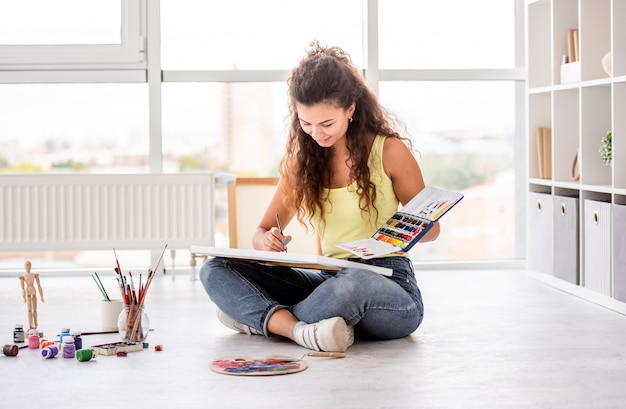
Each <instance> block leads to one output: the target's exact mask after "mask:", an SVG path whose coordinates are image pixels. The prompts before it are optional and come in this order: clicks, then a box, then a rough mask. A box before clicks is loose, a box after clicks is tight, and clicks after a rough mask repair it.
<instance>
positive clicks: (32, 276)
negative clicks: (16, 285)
mask: <svg viewBox="0 0 626 409" xmlns="http://www.w3.org/2000/svg"><path fill="white" fill-rule="evenodd" d="M24 268H25V269H26V272H25V273H24V274H23V275H21V276H20V285H21V287H22V298H24V302H25V303H26V305H27V307H28V329H29V330H31V329H37V289H35V283H37V288H38V289H39V297H41V302H44V301H43V290H42V288H41V282H40V281H39V274H37V273H31V272H30V268H31V262H30V261H27V262H26V263H24Z"/></svg>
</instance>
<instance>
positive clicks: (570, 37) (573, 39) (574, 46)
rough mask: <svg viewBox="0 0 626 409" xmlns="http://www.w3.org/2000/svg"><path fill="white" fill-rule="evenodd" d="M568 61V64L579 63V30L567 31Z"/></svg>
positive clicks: (571, 29)
mask: <svg viewBox="0 0 626 409" xmlns="http://www.w3.org/2000/svg"><path fill="white" fill-rule="evenodd" d="M567 59H568V61H567V62H568V63H572V62H576V61H578V29H577V28H570V29H569V30H567Z"/></svg>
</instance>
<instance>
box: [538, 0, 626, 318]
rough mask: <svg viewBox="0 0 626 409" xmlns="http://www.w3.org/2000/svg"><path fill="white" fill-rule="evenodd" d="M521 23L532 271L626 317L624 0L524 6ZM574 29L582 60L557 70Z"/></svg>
mask: <svg viewBox="0 0 626 409" xmlns="http://www.w3.org/2000/svg"><path fill="white" fill-rule="evenodd" d="M526 18H527V27H526V28H527V59H526V61H527V64H528V89H527V108H528V109H527V113H528V114H527V115H528V117H527V131H528V136H527V143H528V162H527V164H528V192H529V194H528V201H529V203H528V212H529V215H528V224H529V226H528V240H529V245H528V246H527V248H528V261H529V262H528V266H529V269H530V270H531V273H532V274H533V275H534V276H536V277H537V278H540V279H543V280H545V281H547V282H549V283H550V284H553V285H555V286H558V287H560V288H562V289H564V290H566V291H570V292H573V293H576V294H577V295H581V296H583V297H585V298H588V299H590V300H592V301H594V302H598V303H600V304H603V305H605V306H607V307H609V308H613V309H615V310H618V311H620V312H622V313H625V314H626V266H625V265H626V222H625V220H626V218H625V217H624V215H625V214H626V0H537V1H528V2H527V13H526ZM571 29H576V30H577V36H578V41H577V43H578V46H577V56H578V59H577V61H576V62H572V63H570V64H567V65H566V66H565V67H562V64H563V61H564V56H566V55H568V50H569V49H570V47H569V45H568V32H569V30H571ZM608 52H611V55H612V73H611V74H608V73H607V72H606V71H605V70H604V68H603V65H602V59H603V57H604V56H605V54H607V53H608ZM563 69H565V70H566V71H568V72H569V74H567V73H566V74H567V75H566V74H563V71H562V70H563ZM562 74H563V75H562ZM562 77H563V78H562ZM537 128H550V129H551V141H550V144H551V145H550V146H551V149H549V150H548V152H549V153H550V157H549V158H550V160H549V162H550V169H551V177H550V178H545V175H542V174H541V173H540V165H539V164H540V162H541V160H540V159H539V155H540V151H541V149H540V148H539V147H538V143H537V136H536V132H537ZM609 130H610V131H612V134H613V161H612V164H611V165H606V164H605V163H603V162H602V160H601V157H600V153H599V149H600V146H601V140H602V137H603V136H604V135H605V134H606V133H607V131H609ZM575 158H576V166H573V164H574V161H575ZM577 174H579V177H578V178H576V177H575V175H577ZM546 238H551V240H548V239H546ZM548 242H550V243H548ZM572 268H574V269H576V271H574V272H573V271H571V270H572ZM563 269H567V271H563Z"/></svg>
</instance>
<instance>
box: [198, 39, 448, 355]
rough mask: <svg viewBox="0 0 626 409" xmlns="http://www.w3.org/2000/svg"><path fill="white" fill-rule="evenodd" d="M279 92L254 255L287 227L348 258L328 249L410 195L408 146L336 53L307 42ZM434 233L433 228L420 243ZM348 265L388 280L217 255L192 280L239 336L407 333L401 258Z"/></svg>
mask: <svg viewBox="0 0 626 409" xmlns="http://www.w3.org/2000/svg"><path fill="white" fill-rule="evenodd" d="M288 86H289V94H288V95H289V113H290V117H291V128H290V131H289V136H288V140H287V146H286V153H285V156H284V157H283V159H282V161H281V167H280V175H281V177H280V181H279V184H278V187H277V189H276V192H275V194H274V196H273V198H272V200H271V202H270V203H269V205H268V207H267V209H266V211H265V214H264V216H263V217H262V219H261V221H260V223H259V226H258V229H257V230H256V232H255V233H254V236H253V245H254V248H255V249H258V250H266V251H286V250H287V247H288V243H289V241H290V240H291V236H289V235H286V236H284V235H283V234H282V233H281V231H282V229H280V228H279V225H278V223H277V220H278V219H279V220H280V221H282V222H283V227H286V226H287V225H288V223H289V221H291V220H292V219H294V220H297V221H299V222H301V223H305V224H307V225H309V226H311V227H312V228H314V229H315V231H316V232H317V233H318V234H319V236H320V240H321V244H322V252H323V254H324V255H325V256H328V257H336V258H349V257H351V254H350V253H348V252H345V251H343V250H341V249H339V248H338V247H336V246H335V245H336V244H338V243H341V242H346V241H351V240H356V239H362V238H365V237H370V236H372V235H373V234H374V232H375V231H376V230H377V229H378V228H379V227H380V226H382V225H383V224H384V223H385V222H386V221H387V220H388V219H389V217H391V216H392V215H393V214H394V213H395V212H396V211H397V210H398V206H399V205H400V204H402V205H404V204H406V203H407V202H408V201H409V200H411V199H412V198H413V197H414V196H415V195H416V194H417V193H418V192H420V191H421V190H422V189H423V188H424V180H423V177H422V173H421V170H420V167H419V165H418V163H417V160H416V159H415V156H414V155H413V152H412V150H411V144H410V141H409V140H408V139H407V138H405V137H403V136H402V135H401V134H400V133H399V131H398V130H397V129H396V128H398V127H399V126H398V125H397V124H396V123H395V122H394V121H393V120H392V119H391V116H390V115H389V114H388V113H387V112H386V110H385V109H384V108H383V107H382V106H381V105H380V103H379V101H378V99H377V97H376V96H375V94H374V93H373V92H372V91H371V90H370V89H369V88H368V86H367V84H366V82H365V79H364V78H363V76H362V75H361V74H360V72H359V71H358V69H357V68H356V66H355V65H354V64H353V63H352V61H351V59H350V57H349V56H348V55H347V54H346V53H345V52H344V51H343V50H341V49H340V48H337V47H328V48H327V47H322V46H320V45H319V44H318V43H317V42H313V43H311V48H310V50H309V51H308V53H307V54H306V56H305V57H304V58H303V59H302V61H301V62H300V63H299V65H298V66H296V67H295V68H294V69H293V70H292V72H291V75H290V77H289V80H288ZM286 230H287V229H286ZM438 235H439V225H438V223H435V225H434V226H433V228H432V229H431V230H430V231H429V232H428V233H427V234H426V236H424V238H423V239H422V241H429V240H434V239H435V238H436V237H437V236H438ZM353 260H354V261H359V262H361V263H369V264H372V265H377V266H381V267H387V268H390V269H392V270H393V275H392V276H391V277H387V276H383V275H379V274H376V273H374V272H371V271H369V270H366V269H361V268H346V269H343V270H340V271H338V272H337V271H322V272H314V271H308V270H302V269H294V268H289V267H282V266H268V265H263V264H259V263H254V262H249V261H242V260H236V259H228V258H219V257H216V258H213V259H210V260H208V261H207V262H206V263H205V264H204V265H203V266H202V269H201V271H200V279H201V281H202V284H203V285H204V287H205V289H206V291H207V293H208V295H209V297H210V299H211V300H212V301H213V302H214V303H215V304H216V305H217V307H218V318H219V320H220V321H221V322H222V323H223V324H224V325H226V326H227V327H229V328H231V329H233V330H235V331H239V332H242V333H247V334H257V335H264V336H270V335H271V334H275V335H279V336H283V337H286V338H289V339H291V340H293V341H295V342H296V343H298V344H299V345H301V346H303V347H306V348H309V349H312V350H317V351H329V352H336V351H339V352H343V351H345V350H346V349H348V348H349V347H350V346H351V345H352V344H353V342H354V335H355V332H356V334H357V335H358V336H359V337H363V338H369V339H378V340H382V339H394V338H400V337H404V336H407V335H409V334H411V333H412V332H414V331H415V330H416V329H417V327H418V326H419V325H420V323H421V322H422V317H423V304H422V298H421V295H420V291H419V288H418V286H417V283H416V280H415V276H414V272H413V266H412V263H411V261H410V259H409V257H408V255H407V254H406V253H394V254H390V255H387V256H384V257H378V258H374V259H370V260H362V259H353Z"/></svg>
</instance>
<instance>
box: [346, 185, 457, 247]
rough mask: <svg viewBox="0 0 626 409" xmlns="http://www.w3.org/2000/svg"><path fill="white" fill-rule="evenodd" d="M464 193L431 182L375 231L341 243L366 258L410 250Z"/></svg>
mask: <svg viewBox="0 0 626 409" xmlns="http://www.w3.org/2000/svg"><path fill="white" fill-rule="evenodd" d="M461 199H463V194H462V193H457V192H452V191H448V190H443V189H438V188H435V187H431V186H427V187H425V188H424V189H422V190H421V191H420V192H419V193H418V194H417V195H416V196H415V197H414V198H413V199H411V201H409V203H407V204H406V206H404V207H403V208H402V209H401V210H400V211H398V212H397V213H395V214H394V215H393V216H391V218H390V219H389V220H387V222H386V223H385V224H384V225H383V226H382V227H381V228H380V229H378V230H377V231H376V233H374V235H373V236H372V237H369V238H366V239H360V240H355V241H349V242H345V243H340V244H337V247H339V248H341V249H343V250H346V251H349V252H350V253H352V254H354V255H356V256H359V257H360V258H362V259H370V258H374V257H378V256H383V255H386V254H391V253H396V252H401V251H405V252H406V251H409V250H410V249H411V248H412V247H413V246H414V245H415V244H417V242H419V241H420V239H421V238H422V237H424V235H425V234H426V233H427V232H428V231H429V230H430V229H431V228H432V227H433V223H435V222H436V221H437V220H439V219H440V218H441V217H442V216H443V215H444V214H446V213H447V212H448V210H450V209H451V208H452V207H453V206H455V205H456V204H457V203H458V202H459V201H460V200H461Z"/></svg>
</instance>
